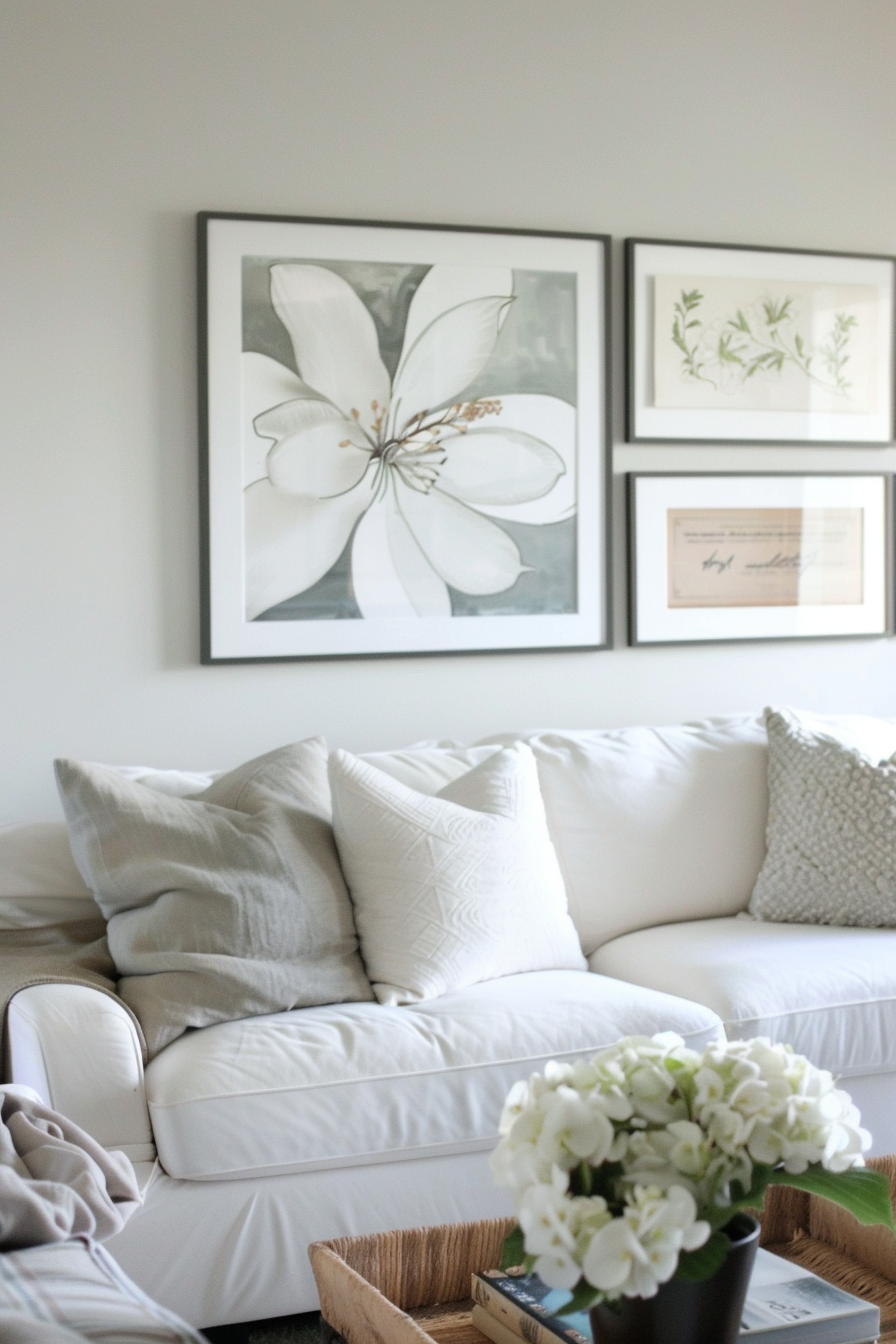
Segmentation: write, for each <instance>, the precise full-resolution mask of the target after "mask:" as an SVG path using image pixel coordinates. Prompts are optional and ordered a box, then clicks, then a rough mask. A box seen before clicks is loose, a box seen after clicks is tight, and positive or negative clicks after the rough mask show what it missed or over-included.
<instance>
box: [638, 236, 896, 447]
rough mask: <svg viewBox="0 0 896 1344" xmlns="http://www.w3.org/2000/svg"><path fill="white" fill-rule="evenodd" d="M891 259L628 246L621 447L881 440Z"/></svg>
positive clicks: (887, 388) (645, 241)
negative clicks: (630, 444) (625, 396)
mask: <svg viewBox="0 0 896 1344" xmlns="http://www.w3.org/2000/svg"><path fill="white" fill-rule="evenodd" d="M894 274H896V260H894V258H893V257H881V256H869V255H864V254H862V255H859V254H852V253H832V252H800V251H795V250H793V249H782V250H778V251H776V250H774V249H772V248H768V247H735V246H731V245H728V244H714V243H712V244H711V243H672V242H661V241H658V240H656V239H649V238H629V239H627V240H626V288H627V317H628V400H627V413H628V414H627V437H628V439H629V440H630V441H631V442H654V443H661V442H671V441H676V442H681V441H684V442H688V443H699V442H706V441H709V442H713V443H760V442H765V443H769V442H772V443H831V444H835V443H842V444H875V443H876V444H881V443H889V442H890V441H891V440H892V438H893V433H894V396H893V378H894V356H893V326H894Z"/></svg>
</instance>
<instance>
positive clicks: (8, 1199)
mask: <svg viewBox="0 0 896 1344" xmlns="http://www.w3.org/2000/svg"><path fill="white" fill-rule="evenodd" d="M35 1095H36V1094H35V1093H33V1092H32V1091H31V1089H30V1088H26V1087H18V1088H17V1087H12V1086H10V1087H6V1088H4V1089H2V1090H0V1250H2V1251H9V1250H17V1249H20V1248H22V1247H24V1246H38V1245H41V1244H42V1243H44V1242H48V1241H64V1240H66V1239H67V1238H69V1237H75V1236H78V1235H83V1236H91V1237H95V1238H96V1239H97V1240H98V1241H105V1240H106V1238H107V1237H111V1236H113V1235H114V1234H115V1233H116V1232H120V1231H121V1229H122V1227H124V1224H125V1223H126V1222H127V1220H128V1218H129V1217H130V1216H131V1214H132V1213H133V1212H134V1210H135V1209H136V1208H137V1206H138V1204H139V1203H140V1192H139V1190H138V1189H137V1182H136V1179H135V1176H134V1168H133V1167H132V1166H131V1164H130V1162H129V1161H128V1159H127V1158H126V1157H125V1155H124V1153H108V1152H106V1150H105V1148H102V1147H100V1145H99V1144H98V1143H97V1142H96V1141H95V1140H94V1139H92V1138H91V1137H90V1135H89V1134H86V1133H85V1132H84V1130H83V1129H80V1128H79V1127H78V1126H77V1125H75V1124H73V1123H72V1121H71V1120H66V1118H65V1116H62V1115H60V1114H59V1113H58V1112H57V1111H51V1110H50V1108H49V1107H48V1106H44V1105H43V1103H42V1102H40V1101H37V1100H35V1099H34V1098H35Z"/></svg>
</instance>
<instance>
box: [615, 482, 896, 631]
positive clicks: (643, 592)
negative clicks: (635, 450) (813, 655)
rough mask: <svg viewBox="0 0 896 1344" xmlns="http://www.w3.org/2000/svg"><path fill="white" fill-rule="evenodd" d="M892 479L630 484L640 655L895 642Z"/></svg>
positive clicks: (634, 626)
mask: <svg viewBox="0 0 896 1344" xmlns="http://www.w3.org/2000/svg"><path fill="white" fill-rule="evenodd" d="M890 493H891V491H890V478H889V477H888V476H887V475H885V474H880V475H876V474H875V475H853V474H852V473H842V474H830V475H797V474H787V475H785V474H783V473H782V474H780V475H779V474H770V475H759V474H755V475H753V474H746V475H733V474H731V475H718V476H708V475H707V476H704V475H684V474H682V475H676V474H669V475H661V474H653V473H644V474H630V475H629V477H628V501H629V540H630V587H629V591H630V596H631V621H630V637H629V642H630V643H632V644H672V643H695V642H704V641H708V640H739V639H801V638H810V637H818V636H837V635H843V636H846V635H850V636H855V635H884V634H886V633H887V631H888V630H889V628H890V603H889V588H890V583H889V577H888V576H889V544H888V538H889V518H890Z"/></svg>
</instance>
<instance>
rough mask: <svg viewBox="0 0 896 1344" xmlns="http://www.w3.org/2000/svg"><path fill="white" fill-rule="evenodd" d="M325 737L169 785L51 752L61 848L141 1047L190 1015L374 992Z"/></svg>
mask: <svg viewBox="0 0 896 1344" xmlns="http://www.w3.org/2000/svg"><path fill="white" fill-rule="evenodd" d="M326 762H327V748H326V743H325V742H324V740H323V739H322V738H312V739H309V740H308V741H306V742H298V743H296V744H294V745H292V746H288V747H282V748H281V749H280V750H278V751H272V752H270V753H269V754H268V755H266V756H260V757H258V758H257V759H256V760H253V761H249V762H248V763H247V764H246V765H243V766H240V767H239V768H238V769H236V770H233V771H231V772H230V773H229V774H226V775H223V776H221V777H220V778H219V779H216V780H215V782H214V783H213V784H212V785H211V786H210V787H209V788H208V789H205V790H204V791H203V792H202V793H200V794H197V795H195V796H194V797H193V798H175V797H170V796H167V795H166V794H163V793H158V792H156V791H154V790H152V789H148V788H145V787H144V786H143V785H142V784H139V783H136V782H133V781H131V780H128V779H125V778H123V777H122V776H121V774H120V773H119V772H118V771H116V770H113V769H111V768H109V767H107V766H101V765H90V764H85V763H83V762H78V761H57V762H56V777H57V781H58V784H59V791H60V794H61V795H62V802H63V806H64V808H65V814H66V818H67V820H68V824H69V834H70V839H71V846H72V853H73V854H74V856H75V861H76V863H77V865H78V868H79V869H80V871H81V874H82V876H83V877H84V880H85V882H86V883H87V885H88V886H89V887H90V888H91V890H92V891H93V893H94V896H95V897H96V901H97V904H98V905H99V906H100V909H101V910H102V911H103V914H104V915H105V916H106V918H107V919H108V921H109V928H108V933H109V948H110V951H111V953H112V956H113V958H114V960H115V964H116V966H117V967H118V971H119V974H120V975H121V980H120V981H119V985H118V992H119V994H120V995H121V997H122V998H123V999H124V1000H125V1002H126V1003H128V1004H129V1005H130V1007H131V1008H133V1010H134V1012H135V1014H136V1015H137V1017H138V1018H139V1020H140V1023H141V1026H142V1027H143V1031H144V1034H145V1036H146V1041H147V1046H148V1048H149V1052H150V1054H156V1053H158V1051H159V1050H161V1049H162V1048H163V1047H164V1046H166V1045H167V1044H169V1042H170V1041H173V1040H174V1039H175V1038H176V1037H178V1036H180V1035H181V1034H182V1033H183V1032H184V1031H185V1030H186V1029H187V1028H188V1027H205V1026H208V1025H210V1024H211V1023H213V1022H228V1021H232V1020H233V1019H235V1018H239V1017H251V1016H254V1015H257V1014H260V1013H274V1012H280V1011H282V1010H284V1009H287V1008H299V1007H307V1006H308V1005H310V1004H321V1003H343V1002H350V1001H354V1000H359V999H370V998H372V997H373V995H372V993H371V990H370V985H369V983H368V981H367V977H366V976H365V974H364V970H363V967H362V964H361V960H360V957H359V955H358V943H357V936H356V934H355V929H354V924H353V921H352V913H351V905H350V902H349V899H348V893H347V892H346V889H345V883H344V881H343V878H342V874H341V871H340V868H339V860H338V857H337V855H336V850H335V847H334V844H333V834H332V829H331V826H330V820H329V789H328V786H327V773H326Z"/></svg>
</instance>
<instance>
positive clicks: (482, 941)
mask: <svg viewBox="0 0 896 1344" xmlns="http://www.w3.org/2000/svg"><path fill="white" fill-rule="evenodd" d="M330 786H331V789H332V793H333V828H334V831H335V834H336V843H337V845H338V848H339V856H340V858H341V860H342V867H343V871H344V873H345V876H346V880H347V882H348V886H349V891H350V892H351V896H352V901H353V904H354V907H355V921H356V924H357V927H358V935H359V937H360V939H361V952H362V955H363V957H364V962H365V965H366V967H367V974H368V975H369V976H370V979H371V981H372V982H373V988H374V992H375V993H376V996H377V998H378V999H379V1001H380V1002H381V1003H390V1004H398V1003H415V1002H417V1001H419V1000H421V999H429V998H434V997H436V996H437V995H439V994H446V993H448V992H449V991H450V990H455V989H462V988H464V987H465V986H467V985H474V984H477V983H479V982H480V981H483V980H494V979H497V978H498V977H499V976H503V975H511V974H513V973H515V972H517V971H539V970H563V969H574V970H584V969H585V959H584V957H583V956H582V949H581V946H580V944H579V939H578V935H577V934H576V931H575V928H574V926H573V923H572V920H571V919H570V917H569V912H568V909H567V903H566V890H565V888H564V885H563V878H562V876H561V873H560V867H559V864H558V862H557V856H556V854H555V852H554V846H553V844H552V843H551V839H550V836H549V835H548V828H547V821H546V819H545V812H544V804H543V803H542V800H541V792H540V790H539V786H538V772H537V769H536V765H535V758H534V757H533V755H532V752H531V751H530V749H529V748H528V747H527V746H525V744H523V743H518V744H517V745H515V746H513V747H509V748H506V749H504V750H501V751H498V752H496V753H494V754H493V755H491V756H490V757H488V758H487V759H486V760H485V761H483V762H482V763H481V764H479V765H477V766H476V767H475V768H474V769H472V770H469V771H467V773H466V774H463V775H461V776H460V778H458V779H455V780H453V781H452V782H451V783H449V784H447V785H446V786H445V787H444V788H443V789H441V790H440V791H439V792H438V793H437V794H435V795H429V794H425V793H420V792H418V791H417V790H416V789H412V788H410V787H408V786H407V785H406V784H402V783H401V782H400V781H399V780H396V779H393V778H392V777H391V776H389V775H386V774H385V773H384V772H383V771H381V770H377V769H376V767H375V766H373V765H370V764H369V763H368V762H365V761H362V760H359V759H358V757H356V756H351V755H350V754H349V753H348V752H345V751H337V752H335V753H334V754H333V756H332V757H331V759H330Z"/></svg>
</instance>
